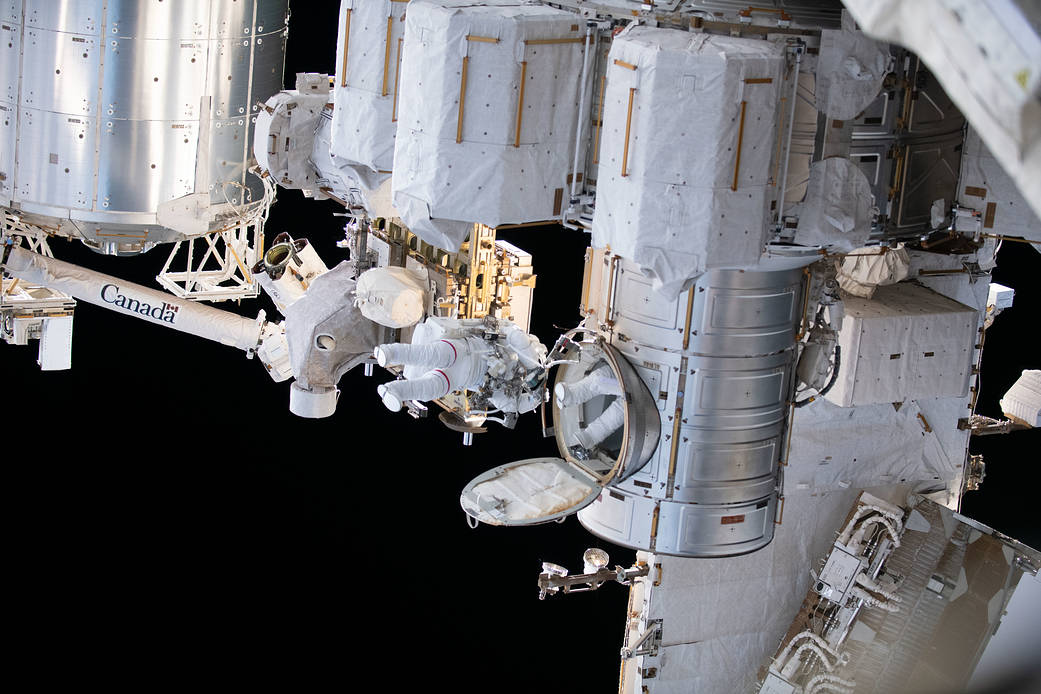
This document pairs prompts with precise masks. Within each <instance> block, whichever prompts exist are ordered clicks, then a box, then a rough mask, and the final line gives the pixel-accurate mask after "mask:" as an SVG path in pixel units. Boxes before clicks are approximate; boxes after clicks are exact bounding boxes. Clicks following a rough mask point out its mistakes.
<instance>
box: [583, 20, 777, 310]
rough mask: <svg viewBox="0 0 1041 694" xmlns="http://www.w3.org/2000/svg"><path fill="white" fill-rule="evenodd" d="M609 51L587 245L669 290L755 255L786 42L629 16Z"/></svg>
mask: <svg viewBox="0 0 1041 694" xmlns="http://www.w3.org/2000/svg"><path fill="white" fill-rule="evenodd" d="M608 60H609V65H608V70H607V89H606V92H607V93H606V95H605V98H604V107H603V113H604V127H603V133H602V135H601V141H600V168H599V173H598V178H597V196H596V214H595V216H594V218H593V246H594V247H604V246H610V248H611V250H612V251H613V252H615V253H618V254H620V255H622V256H623V257H625V258H628V259H630V260H633V261H635V262H636V263H638V264H639V265H640V266H641V268H642V269H643V271H644V272H645V273H646V274H648V275H649V276H651V277H652V278H653V280H654V284H655V287H656V288H657V289H659V290H660V291H663V292H665V293H667V294H669V295H675V294H677V293H678V292H679V291H680V289H681V288H682V287H683V284H684V282H686V281H687V280H688V279H690V278H692V277H695V276H697V275H698V274H700V273H701V272H703V271H704V270H705V269H706V268H716V267H745V266H749V265H754V264H755V263H756V262H757V261H758V259H759V256H760V253H761V251H762V247H763V243H764V240H765V233H766V226H767V217H768V206H769V200H770V198H771V197H772V196H773V190H774V189H773V188H772V187H771V186H770V183H771V180H770V175H771V172H772V167H771V160H772V156H773V152H774V150H775V149H776V140H775V135H776V122H775V120H776V111H777V100H778V91H777V90H778V89H779V87H780V81H781V68H782V66H783V64H784V60H783V55H782V49H781V48H780V47H778V46H777V45H775V44H773V43H770V42H767V41H758V40H751V39H742V38H732V37H729V36H713V35H708V34H691V33H688V32H685V31H677V30H673V29H657V28H651V27H644V26H631V27H630V28H629V29H627V30H626V31H624V32H622V33H621V34H619V35H618V37H617V38H616V39H615V41H614V43H613V45H612V47H611V52H610V55H609V57H608ZM629 66H635V68H636V69H630V67H629ZM630 97H631V101H630ZM630 102H631V104H632V107H631V110H630ZM742 111H743V113H744V118H743V119H742ZM630 113H631V116H630ZM627 124H628V126H629V127H628V128H627ZM627 130H628V132H629V138H628V143H627V142H626V133H627ZM739 151H740V162H739V161H738V152H739ZM623 160H624V161H623ZM623 163H624V164H625V167H624V169H625V170H624V171H623ZM735 170H736V190H732V188H733V187H734V185H735Z"/></svg>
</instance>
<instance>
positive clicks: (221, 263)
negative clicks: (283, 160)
mask: <svg viewBox="0 0 1041 694" xmlns="http://www.w3.org/2000/svg"><path fill="white" fill-rule="evenodd" d="M262 181H263V183H264V195H263V198H262V199H261V200H259V201H257V202H254V203H251V204H248V205H246V206H244V207H240V208H238V209H236V215H235V216H234V218H232V219H231V220H230V221H228V222H227V223H225V224H224V225H223V226H222V227H221V228H218V229H216V230H214V231H210V232H207V233H205V234H201V235H199V236H194V237H190V238H188V239H186V240H183V241H178V242H176V243H175V244H174V245H173V248H172V249H171V250H170V255H169V257H168V258H167V259H166V263H165V264H164V265H163V269H162V270H161V271H160V272H159V274H158V275H157V276H156V280H157V281H158V282H159V284H160V285H162V287H163V288H164V289H166V290H167V291H168V292H170V293H171V294H174V295H175V296H179V297H181V298H182V299H191V300H193V301H228V300H234V301H237V300H239V299H252V298H254V297H256V296H257V295H258V294H259V292H260V286H259V285H258V284H257V283H256V281H255V280H254V279H253V274H252V273H251V272H250V268H251V267H253V265H254V264H256V263H257V261H259V260H260V259H261V257H263V254H264V224H265V222H266V221H267V216H268V211H269V210H270V209H271V203H272V202H273V201H274V198H275V188H274V185H273V184H272V183H271V182H270V180H268V179H267V178H264V179H262ZM229 202H230V201H229ZM174 267H178V268H184V269H183V270H182V269H178V270H172V269H171V268H174Z"/></svg>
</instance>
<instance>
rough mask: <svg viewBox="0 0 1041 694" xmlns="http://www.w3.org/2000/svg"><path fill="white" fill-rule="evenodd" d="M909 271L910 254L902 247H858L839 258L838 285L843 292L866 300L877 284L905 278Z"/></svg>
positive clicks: (873, 292) (894, 282) (894, 281)
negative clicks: (894, 248)
mask: <svg viewBox="0 0 1041 694" xmlns="http://www.w3.org/2000/svg"><path fill="white" fill-rule="evenodd" d="M910 270H911V257H910V256H909V255H908V253H907V250H906V249H904V248H898V249H896V250H893V249H891V248H887V247H885V246H879V247H875V248H861V249H859V250H857V251H855V252H853V253H850V254H849V255H847V256H846V257H845V259H843V261H842V265H841V266H840V267H839V274H838V280H839V286H840V287H841V288H842V290H843V291H844V292H848V293H849V294H853V295H855V296H862V297H864V298H865V299H870V298H871V297H872V296H874V294H875V289H876V288H877V287H880V286H882V285H886V284H896V283H897V282H900V281H902V280H904V279H906V278H907V275H908V273H909V272H910Z"/></svg>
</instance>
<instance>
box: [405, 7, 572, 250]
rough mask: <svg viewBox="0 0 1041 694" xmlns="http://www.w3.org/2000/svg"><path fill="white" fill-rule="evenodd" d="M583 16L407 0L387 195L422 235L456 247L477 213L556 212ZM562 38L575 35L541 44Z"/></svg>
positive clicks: (563, 184) (532, 216) (529, 217)
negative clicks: (390, 192)
mask: <svg viewBox="0 0 1041 694" xmlns="http://www.w3.org/2000/svg"><path fill="white" fill-rule="evenodd" d="M579 24H580V23H578V22H577V20H576V17H575V15H573V14H571V13H568V12H563V11H560V10H555V9H553V8H550V7H546V6H544V5H532V4H526V3H522V2H517V1H516V0H514V1H510V2H507V1H506V0H498V1H497V2H483V3H480V4H477V3H473V2H464V1H462V0H441V1H440V2H427V1H425V0H414V1H413V2H412V3H410V4H409V6H408V15H407V18H406V20H405V51H404V55H403V57H402V62H401V91H400V95H399V101H398V126H399V128H398V135H397V142H396V144H395V148H394V177H393V196H394V206H395V207H396V208H397V210H398V212H399V213H400V215H401V219H402V220H403V221H404V222H405V224H406V225H407V226H408V227H409V229H411V230H412V231H413V232H414V233H415V234H416V235H417V236H419V237H420V238H421V239H423V240H424V241H426V242H427V243H430V244H432V245H434V246H437V247H439V248H443V249H446V250H449V251H456V250H458V249H459V245H460V244H461V243H462V242H463V240H465V238H466V236H467V234H468V233H469V230H470V228H471V226H472V224H473V223H474V222H480V223H482V224H487V225H489V226H499V225H501V224H516V223H523V222H531V221H539V220H545V219H550V218H552V217H554V216H556V215H557V214H559V209H558V207H557V205H558V204H562V202H561V203H556V201H557V190H558V189H560V190H561V195H563V191H564V190H565V189H566V188H567V176H568V173H569V167H570V162H571V158H570V157H571V154H570V152H571V150H570V147H571V144H570V141H571V139H572V136H573V134H574V128H575V123H576V118H577V111H578V107H577V101H578V96H579V95H578V82H579V77H580V72H581V68H582V44H581V43H578V42H575V41H574V39H578V38H579V37H580V34H579V30H578V27H579ZM468 37H469V38H468ZM557 39H563V40H568V39H570V40H571V41H570V42H557V43H543V42H545V41H553V40H557ZM534 42H538V43H534ZM464 61H465V66H466V67H465V71H464ZM522 74H523V75H524V76H525V78H524V89H523V104H522V108H521V109H520V112H521V118H520V142H519V146H515V145H516V144H517V123H518V105H519V104H520V98H521V89H520V84H521V75H522ZM464 77H465V79H464ZM461 100H462V103H460V101H461ZM457 139H461V142H457ZM555 203H556V204H555Z"/></svg>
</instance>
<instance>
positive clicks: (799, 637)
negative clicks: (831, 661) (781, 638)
mask: <svg viewBox="0 0 1041 694" xmlns="http://www.w3.org/2000/svg"><path fill="white" fill-rule="evenodd" d="M803 639H812V640H813V641H814V642H815V643H816V644H817V645H818V646H820V647H821V648H823V649H824V650H826V651H827V652H828V653H830V654H831V655H833V656H834V657H836V658H838V657H839V653H838V651H836V650H835V649H834V648H832V647H831V645H830V644H829V643H828V642H827V641H825V640H824V639H822V638H821V637H820V636H818V635H817V634H815V633H813V632H812V631H800V632H799V633H798V634H796V635H795V636H793V637H792V639H791V640H790V641H789V642H788V645H787V646H785V647H784V650H783V651H781V653H780V654H779V655H778V656H777V657H776V658H775V659H774V663H775V664H778V665H779V664H780V663H783V662H784V661H785V660H786V659H787V657H788V654H789V653H791V651H792V649H793V648H795V644H797V643H798V642H799V641H802V640H803Z"/></svg>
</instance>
